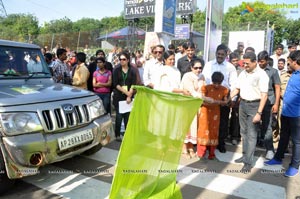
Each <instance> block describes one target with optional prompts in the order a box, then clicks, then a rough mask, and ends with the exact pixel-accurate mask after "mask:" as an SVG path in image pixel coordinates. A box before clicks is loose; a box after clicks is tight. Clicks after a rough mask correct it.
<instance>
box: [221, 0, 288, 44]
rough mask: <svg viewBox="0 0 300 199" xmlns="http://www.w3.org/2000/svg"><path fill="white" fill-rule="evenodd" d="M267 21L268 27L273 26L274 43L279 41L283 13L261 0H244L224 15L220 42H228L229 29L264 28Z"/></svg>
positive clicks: (282, 32)
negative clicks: (251, 0)
mask: <svg viewBox="0 0 300 199" xmlns="http://www.w3.org/2000/svg"><path fill="white" fill-rule="evenodd" d="M247 6H248V7H247ZM247 8H248V9H249V10H247ZM251 9H252V10H251ZM268 22H269V25H270V27H271V26H273V27H275V29H274V31H275V35H274V44H275V45H276V44H279V43H281V42H282V40H283V39H284V35H285V33H284V30H285V24H286V17H285V16H284V14H283V13H280V12H278V11H274V10H270V9H269V7H268V5H267V4H264V3H262V2H254V3H245V2H244V3H243V4H241V5H239V6H236V7H232V8H230V9H229V10H228V12H227V13H226V14H225V15H224V20H223V37H222V42H224V43H228V35H229V31H242V30H243V31H247V30H266V29H267V24H268Z"/></svg>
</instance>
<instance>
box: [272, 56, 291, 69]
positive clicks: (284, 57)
mask: <svg viewBox="0 0 300 199" xmlns="http://www.w3.org/2000/svg"><path fill="white" fill-rule="evenodd" d="M270 58H272V59H273V68H275V69H277V70H278V60H279V59H281V58H283V59H285V65H284V70H287V57H286V55H284V54H282V55H280V56H279V57H277V55H276V54H274V55H271V56H270Z"/></svg>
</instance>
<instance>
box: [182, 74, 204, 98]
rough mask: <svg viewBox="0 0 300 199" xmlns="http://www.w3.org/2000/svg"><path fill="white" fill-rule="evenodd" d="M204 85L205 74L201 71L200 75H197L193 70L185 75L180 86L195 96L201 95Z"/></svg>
mask: <svg viewBox="0 0 300 199" xmlns="http://www.w3.org/2000/svg"><path fill="white" fill-rule="evenodd" d="M203 85H204V76H203V74H202V73H200V74H199V75H196V74H195V73H193V72H192V71H191V72H187V73H185V74H184V75H183V77H182V79H181V83H180V88H181V89H186V90H188V91H189V92H190V93H191V95H192V96H193V97H201V95H200V90H201V87H202V86H203Z"/></svg>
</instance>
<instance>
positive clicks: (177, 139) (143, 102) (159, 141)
mask: <svg viewBox="0 0 300 199" xmlns="http://www.w3.org/2000/svg"><path fill="white" fill-rule="evenodd" d="M134 88H135V89H136V90H137V94H136V96H135V99H134V104H133V108H132V111H131V113H130V117H129V121H128V125H127V129H126V132H125V136H124V138H123V142H122V145H121V148H120V152H119V156H118V160H117V164H116V168H115V173H114V178H113V182H112V186H111V190H110V195H109V198H111V199H122V198H124V199H125V198H126V199H144V198H145V199H154V198H155V199H156V198H158V199H165V198H166V199H167V198H170V199H171V198H172V199H181V198H182V195H181V192H180V188H179V186H178V185H177V184H176V176H177V173H178V172H180V170H178V164H179V160H180V155H181V151H182V145H183V141H184V138H185V135H186V133H187V132H188V130H189V127H190V125H191V122H192V120H193V118H194V116H195V115H196V113H197V111H198V109H199V108H200V106H201V104H202V99H199V98H193V97H189V96H183V95H179V94H175V93H169V92H163V91H156V90H152V89H149V88H147V87H142V86H134Z"/></svg>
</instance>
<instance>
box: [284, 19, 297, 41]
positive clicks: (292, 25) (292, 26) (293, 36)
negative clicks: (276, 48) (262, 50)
mask: <svg viewBox="0 0 300 199" xmlns="http://www.w3.org/2000/svg"><path fill="white" fill-rule="evenodd" d="M299 27H300V19H298V20H288V22H287V23H286V28H285V33H286V37H285V38H286V39H287V41H288V42H289V43H290V42H293V43H299V42H300V29H299Z"/></svg>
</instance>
